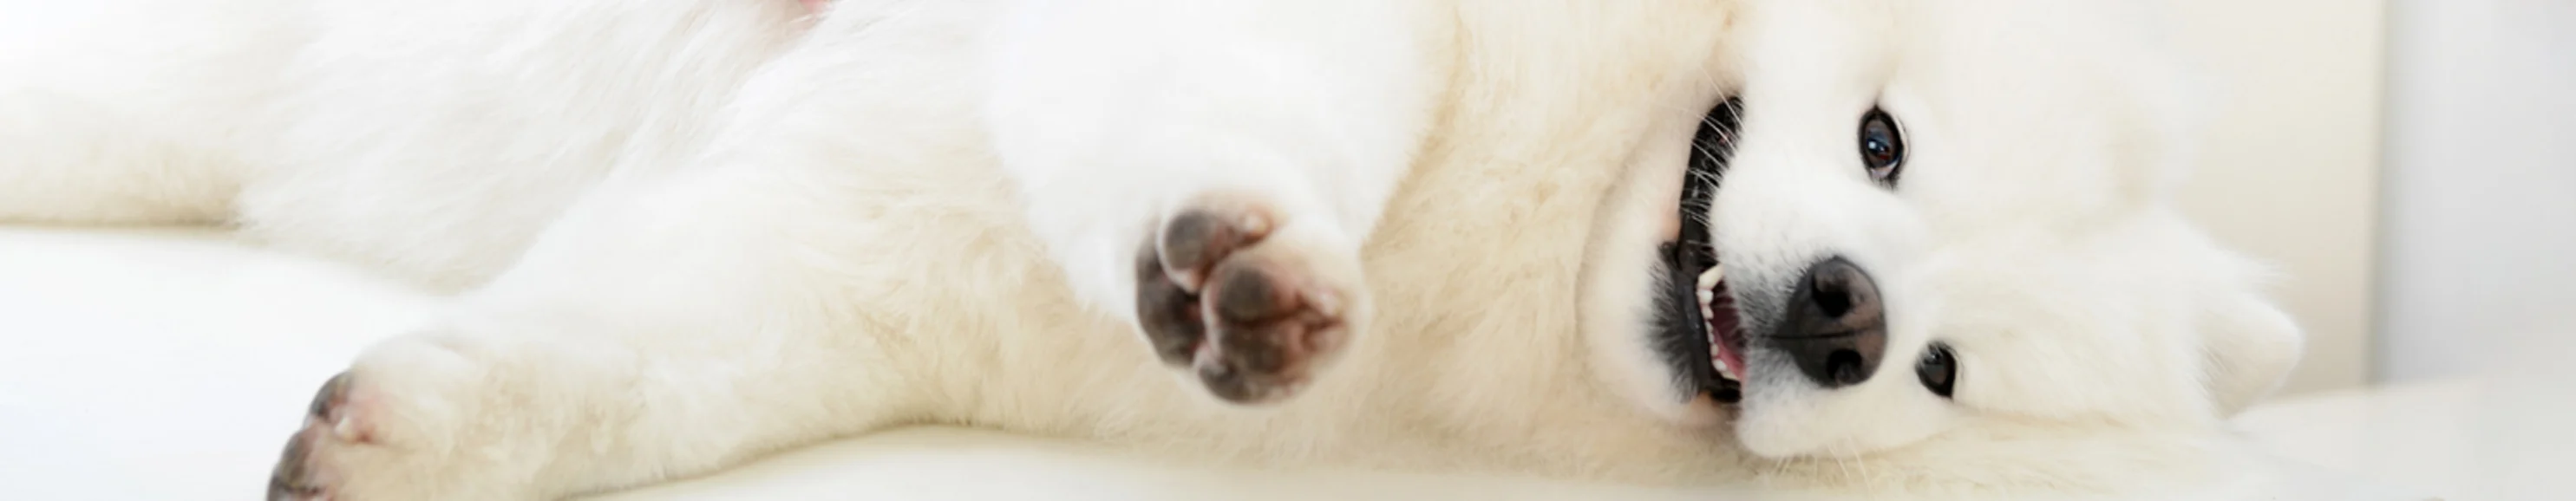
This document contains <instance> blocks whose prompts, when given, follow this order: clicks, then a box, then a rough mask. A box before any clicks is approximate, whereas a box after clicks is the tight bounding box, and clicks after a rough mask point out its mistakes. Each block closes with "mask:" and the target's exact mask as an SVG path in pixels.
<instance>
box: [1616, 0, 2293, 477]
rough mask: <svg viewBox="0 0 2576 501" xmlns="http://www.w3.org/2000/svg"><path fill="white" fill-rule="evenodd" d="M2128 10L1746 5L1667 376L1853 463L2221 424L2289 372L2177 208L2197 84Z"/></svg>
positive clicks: (1676, 289)
mask: <svg viewBox="0 0 2576 501" xmlns="http://www.w3.org/2000/svg"><path fill="white" fill-rule="evenodd" d="M2112 4H2113V3H2111V2H2062V1H2055V0H1965V1H1947V2H1920V1H1913V2H1902V1H1865V0H1831V1H1816V0H1784V1H1776V2H1775V1H1762V0H1754V1H1752V2H1749V5H1748V6H1747V8H1746V10H1745V11H1744V12H1743V17H1742V18H1740V20H1739V22H1738V23H1737V24H1736V27H1737V29H1739V30H1741V31H1740V32H1739V35H1738V36H1739V37H1740V38H1739V40H1738V41H1737V43H1736V46H1735V47H1736V50H1739V51H1741V52H1740V54H1739V59H1738V61H1739V62H1740V63H1741V64H1742V65H1743V66H1742V72H1741V79H1742V81H1741V86H1740V94H1739V96H1740V101H1738V102H1740V104H1730V105H1727V106H1730V107H1731V108H1727V107H1722V108H1721V109H1720V110H1719V112H1715V113H1712V115H1711V119H1710V120H1707V121H1705V123H1704V124H1703V125H1702V127H1703V130H1702V132H1701V134H1700V135H1701V140H1700V141H1699V144H1698V145H1697V146H1698V148H1697V149H1696V150H1697V152H1696V154H1695V155H1694V157H1696V160H1694V172H1695V173H1694V175H1693V176H1692V177H1693V186H1694V187H1693V188H1690V189H1685V190H1683V193H1684V199H1683V202H1682V203H1681V204H1680V206H1681V207H1682V211H1681V219H1682V220H1684V221H1685V222H1684V223H1683V224H1681V225H1680V226H1681V227H1682V229H1681V230H1679V231H1678V232H1677V233H1678V234H1677V235H1674V236H1673V241H1674V242H1675V244H1672V245H1669V246H1667V248H1666V250H1667V253H1666V256H1665V259H1664V265H1663V266H1661V267H1659V268H1658V269H1659V270H1660V271H1661V272H1662V274H1663V276H1664V279H1663V281H1662V284H1660V285H1658V287H1657V290H1658V292H1657V293H1656V296H1657V297H1661V298H1664V300H1663V303H1665V304H1666V305H1668V306H1672V305H1684V306H1681V307H1667V308H1661V309H1660V310H1662V311H1661V312H1660V316H1661V317H1662V318H1665V319H1667V322H1666V324H1665V328H1663V329H1659V330H1660V331H1662V332H1659V333H1657V334H1656V336H1661V337H1662V338H1663V339H1660V340H1658V342H1654V343H1647V344H1649V345H1651V346H1652V347H1651V348H1650V349H1651V350H1657V351H1659V353H1658V355H1660V356H1659V357H1657V358H1658V359H1660V360H1666V361H1668V363H1667V364H1664V365H1667V367H1664V369H1666V370H1668V371H1669V372H1668V374H1669V375H1670V377H1669V378H1668V379H1669V380H1676V381H1679V383H1677V384H1676V385H1675V388H1677V389H1679V390H1681V391H1680V393H1685V394H1693V395H1697V394H1713V395H1717V398H1714V399H1701V400H1702V401H1705V400H1721V401H1723V400H1734V399H1736V397H1739V396H1740V401H1739V402H1737V403H1735V405H1734V412H1733V414H1734V420H1733V423H1734V426H1735V428H1736V431H1737V433H1736V436H1737V439H1738V440H1739V441H1741V443H1742V444H1743V445H1744V446H1745V448H1746V449H1748V450H1749V451H1751V452H1752V453H1754V454H1756V455H1759V456H1763V457H1766V458H1773V459H1780V460H1800V459H1831V460H1841V459H1849V458H1860V457H1868V456H1874V455H1882V454H1899V453H1900V452H1897V451H1902V450H1907V449H1909V448H1917V447H1930V446H1932V444H1933V443H1934V442H1950V441H1955V440H1981V441H1988V442H1992V441H1997V440H2010V438H2009V437H2013V436H2015V435H2016V433H2020V434H2021V435H2029V433H2022V432H2017V431H2015V430H2037V429H2046V430H2153V429H2162V430H2174V429H2205V428H2206V427H2208V426H2210V425H2212V424H2214V423H2216V422H2217V421H2218V420H2219V419H2220V418H2221V417H2222V416H2224V415H2225V414H2227V413H2230V412H2233V410H2234V409H2236V408H2237V407H2239V406H2241V405H2243V404H2244V403H2246V402H2247V401H2249V400H2251V399H2252V398H2254V397H2255V396H2258V395H2259V394H2261V393H2263V392H2265V391H2268V390H2269V389H2270V388H2271V387H2273V386H2274V385H2275V384H2277V382H2278V381H2279V380H2280V379H2281V377H2282V376H2283V375H2284V373H2285V372H2286V371H2287V370H2288V369H2289V368H2290V366H2292V365H2293V364H2294V362H2295V360H2296V358H2297V353H2298V352H2299V350H2300V345H2301V340H2300V334H2299V332H2298V330H2297V328H2296V327H2295V326H2294V325H2293V324H2292V323H2291V322H2290V321H2289V319H2288V317H2287V316H2286V315H2284V314H2283V313H2282V312H2280V311H2279V310H2278V309H2277V308H2276V307H2275V306H2273V305H2272V304H2270V303H2269V302H2268V301H2267V300H2266V299H2264V298H2263V297H2262V294H2261V293H2260V292H2259V291H2258V290H2257V288H2258V285H2257V283H2256V282H2257V279H2256V275H2257V274H2258V270H2257V269H2256V267H2254V266H2252V265H2251V264H2250V263H2248V262H2246V261H2244V260H2242V259H2240V258H2238V257H2236V256H2235V255H2233V254H2231V253H2229V252H2228V251H2226V250H2224V249H2221V248H2220V247H2218V246H2217V245H2216V244H2215V243H2214V242H2212V241H2211V240H2210V239H2209V238H2207V237H2206V236H2204V235H2203V234H2202V233H2200V232H2199V231H2198V230H2196V229H2195V228H2193V227H2192V226H2191V225H2189V224H2188V223H2186V222H2184V221H2183V220H2182V219H2181V218H2180V216H2179V215H2178V214H2176V213H2175V211H2174V210H2173V209H2171V208H2170V207H2169V206H2168V205H2167V201H2166V199H2167V198H2168V197H2167V192H2168V191H2169V190H2170V188H2171V186H2172V185H2173V184H2175V183H2174V180H2175V179H2176V178H2178V177H2179V176H2178V175H2177V173H2178V171H2179V170H2180V169H2179V166H2180V165H2182V164H2184V163H2185V159H2184V156H2185V155H2186V153H2187V152H2186V148H2185V146H2186V143H2187V135H2188V133H2189V127H2187V124H2188V123H2189V120H2188V113H2187V112H2186V111H2187V110H2188V108H2187V106H2188V105H2189V104H2191V103H2192V102H2193V100H2192V99H2189V95H2190V94H2189V93H2187V92H2186V91H2185V89H2186V86H2185V85H2184V84H2185V82H2184V81H2183V80H2182V78H2181V77H2182V75H2183V73H2181V72H2180V71H2179V69H2178V67H2177V66H2176V65H2174V64H2173V63H2172V61H2170V60H2169V59H2167V55H2166V53H2165V52H2164V50H2163V47H2161V46H2160V44H2161V42H2160V41H2158V40H2157V39H2156V38H2155V37H2154V36H2153V33H2152V32H2150V31H2148V28H2149V27H2151V26H2152V24H2151V23H2145V22H2143V21H2142V20H2141V19H2140V17H2139V16H2142V15H2146V14H2149V13H2148V12H2145V11H2144V10H2142V9H2128V8H2125V7H2116V8H2115V7H2112V6H2111V5H2112ZM2124 9H2125V10H2124ZM1739 123H1740V125H1738V124H1739ZM1728 150H1731V151H1732V153H1731V159H1730V158H1726V157H1727V156H1728ZM1693 197H1700V198H1697V199H1694V198H1693ZM1703 208H1704V210H1703ZM1703 230H1704V231H1703ZM1695 240H1696V241H1695ZM1694 246H1703V247H1702V248H1705V249H1710V250H1712V251H1713V252H1696V253H1695V252H1689V251H1690V250H1691V249H1692V248H1693V247H1694ZM1674 249H1681V251H1674ZM1712 269H1713V270H1715V272H1710V270H1712ZM1703 274H1705V275H1707V276H1706V277H1705V278H1696V277H1699V276H1701V275H1703ZM1692 295H1699V296H1700V299H1698V300H1696V301H1694V300H1693V299H1694V298H1691V297H1690V296H1692ZM1701 303H1710V306H1707V307H1701V306H1699V305H1700V304H1701ZM1674 318H1683V319H1687V320H1686V321H1682V322H1672V321H1670V319H1674ZM1675 325H1681V326H1684V327H1683V330H1687V329H1688V328H1699V329H1701V330H1700V331H1694V332H1690V333H1689V334H1688V335H1685V336H1680V337H1678V338H1677V337H1675V336H1674V335H1673V331H1675V330H1676V329H1675V328H1674V326H1675ZM1690 336H1699V337H1700V338H1701V339H1702V340H1703V341H1701V342H1700V343H1698V344H1693V343H1687V342H1672V341H1673V340H1674V339H1687V338H1688V337H1690ZM1712 345H1713V346H1712ZM1693 349H1705V350H1709V351H1707V352H1705V353H1693V352H1691V350H1693ZM1710 373H1716V374H1713V375H1714V376H1716V377H1717V378H1718V379H1711V376H1712V374H1710ZM1728 379H1733V380H1740V385H1739V384H1738V383H1736V382H1735V381H1729V380H1728ZM1738 392H1740V394H1738ZM1666 393H1672V392H1666ZM1684 400H1690V399H1688V398H1685V399H1684ZM1654 405H1665V406H1670V405H1686V404H1674V403H1672V402H1658V403H1656V404H1654Z"/></svg>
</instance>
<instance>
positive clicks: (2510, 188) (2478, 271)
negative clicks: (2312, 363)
mask: <svg viewBox="0 0 2576 501" xmlns="http://www.w3.org/2000/svg"><path fill="white" fill-rule="evenodd" d="M2392 6H2393V7H2394V10H2393V11H2392V14H2393V15H2392V16H2391V17H2390V20H2391V23H2390V31H2391V33H2390V35H2389V36H2390V40H2389V46H2390V49H2389V52H2390V54H2389V57H2390V77H2389V78H2390V82H2389V88H2388V90H2389V95H2388V103H2389V105H2388V166H2387V179H2388V187H2387V190H2386V192H2385V193H2386V205H2385V208H2384V209H2382V217H2383V218H2385V224H2386V227H2385V230H2384V231H2386V232H2387V235H2386V237H2385V239H2384V242H2386V244H2385V245H2386V246H2387V247H2386V249H2385V251H2384V252H2385V253H2386V255H2385V256H2384V257H2383V258H2382V259H2381V261H2380V265H2381V268H2380V273H2381V274H2382V275H2381V276H2382V280H2381V284H2383V285H2384V286H2385V288H2383V289H2381V291H2380V294H2379V302H2380V304H2381V305H2382V308H2384V310H2383V311H2382V313H2381V314H2382V316H2381V317H2380V318H2381V323H2380V330H2379V332H2380V336H2381V339H2380V346H2381V347H2382V349H2381V350H2379V353H2380V359H2379V361H2378V367H2379V369H2380V371H2381V372H2380V378H2381V380H2382V381H2409V380H2417V379H2422V378H2428V377H2443V376H2458V375H2462V374H2467V373H2470V372H2472V371H2474V370H2476V369H2479V368H2481V367H2483V366H2485V365H2486V363H2487V362H2488V361H2489V360H2488V358H2490V357H2489V355H2491V354H2493V353H2495V352H2496V351H2495V349H2494V348H2495V347H2496V345H2497V344H2499V343H2497V341H2500V340H2502V339H2501V338H2507V337H2517V336H2519V337H2540V336H2556V337H2569V336H2576V309H2570V308H2567V307H2566V305H2568V304H2571V303H2576V288H2571V287H2568V284H2570V283H2576V266H2569V265H2568V264H2567V258H2568V256H2576V141H2570V140H2568V134H2570V133H2576V94H2570V93H2568V90H2569V89H2576V31H2571V30H2569V29H2568V27H2569V26H2571V25H2576V2H2564V1H2540V0H2401V1H2398V2H2395V3H2394V4H2393V5H2392Z"/></svg>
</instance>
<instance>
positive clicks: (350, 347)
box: [0, 228, 2466, 501]
mask: <svg viewBox="0 0 2576 501" xmlns="http://www.w3.org/2000/svg"><path fill="white" fill-rule="evenodd" d="M151 233H157V234H141V233H136V232H119V233H103V232H66V231H49V230H29V229H11V228H0V499H7V500H40V499H41V500H227V499H256V498H258V497H259V493H260V492H262V489H263V488H264V486H265V484H264V481H265V478H266V474H267V472H268V468H269V465H270V464H271V462H272V461H274V460H275V459H276V457H277V453H278V451H279V449H278V448H279V446H280V445H282V443H283V439H284V437H286V436H287V435H288V434H289V433H290V432H291V431H292V429H293V428H294V427H295V426H296V425H297V424H298V422H299V420H300V419H301V413H302V410H303V406H304V404H305V401H306V399H307V398H308V397H310V391H311V390H312V388H313V387H314V386H315V385H317V384H319V383H320V382H321V381H322V380H323V379H324V378H326V377H328V376H329V375H330V374H332V373H334V372H337V371H338V370H339V369H340V368H341V367H342V366H343V364H345V363H346V362H347V360H348V359H349V357H350V356H351V355H352V354H354V353H355V352H356V351H357V350H358V349H359V348H360V347H361V346H364V345H365V344H366V343H368V342H370V341H372V340H374V339H377V338H381V337H384V336H388V335H392V334H395V333H398V332H399V331H400V330H401V329H402V328H403V327H404V326H406V325H409V324H410V323H411V322H412V321H414V320H416V319H418V318H420V316H421V315H422V310H423V307H424V306H425V305H426V304H427V302H426V301H424V300H422V299H421V298H419V297H417V296H413V295H411V294H409V293H407V292H404V291H403V290H401V289H399V288H396V287H391V286H388V285H386V284H382V283H377V282H374V281H372V280H369V279H367V278H365V277H364V276H363V275H360V274H357V273H354V272H351V271H349V270H347V269H345V268H341V267H336V266H330V265H326V264H322V263H317V262H313V261H309V260H303V259H297V258H293V257H289V256H282V255H278V254H273V253H267V252H261V251H253V250H247V249H244V248H241V247H238V246H234V245H231V244H228V243H224V242H222V237H221V236H220V235H211V234H207V233H204V232H181V233H172V232H151ZM2347 414H2349V413H2348V412H2342V411H2337V410H2335V409H2328V412H2322V413H2307V414H2302V413H2300V412H2298V411H2295V410H2292V411H2284V412H2282V413H2274V416H2275V417H2273V418H2269V419H2271V420H2270V421H2264V423H2268V424H2267V425H2266V426H2268V427H2270V428H2274V429H2277V430H2276V432H2277V433H2280V434H2279V435H2277V436H2267V437H2271V438H2269V439H2267V441H2269V442H2273V443H2274V445H2280V446H2284V447H2283V448H2282V449H2281V450H2282V451H2283V452H2284V453H2288V454H2292V455H2299V454H2305V455H2308V456H2313V457H2315V458H2324V460H2325V461H2326V462H2328V463H2333V461H2332V460H2333V458H2337V457H2343V456H2341V454H2346V453H2348V452H2350V451H2355V450H2366V451H2372V452H2377V450H2376V449H2369V448H2366V447H2363V445H2364V444H2366V443H2369V442H2371V441H2373V440H2376V437H2375V435H2388V436H2399V437H2419V438H2424V439H2428V440H2435V441H2439V440H2442V438H2440V437H2448V436H2450V435H2441V434H2439V433H2444V432H2446V431H2445V430H2440V429H2411V428H2407V427H2403V426H2368V427H2364V428H2361V429H2364V430H2367V431H2368V433H2356V434H2349V435H2347V434H2335V433H2331V430H2334V429H2341V428H2335V427H2333V426H2326V427H2316V426H2309V424H2310V420H2312V419H2313V418H2315V417H2317V416H2323V417H2326V418H2331V419H2333V420H2336V421H2331V422H2330V423H2340V424H2341V425H2344V426H2345V428H2350V426H2349V425H2351V424H2352V423H2355V421H2353V420H2355V419H2367V416H2366V414H2368V413H2364V414H2365V415H2347ZM2436 414H2440V415H2449V414H2441V413H2439V412H2438V411H2436ZM2450 424H2452V425H2460V426H2465V425H2466V423H2465V422H2453V423H2450ZM2258 428H2260V427H2258ZM2449 431H2456V430H2455V429H2454V430H2449ZM2428 432H2430V433H2435V434H2431V435H2427V434H2426V433H2428ZM2357 447H2358V448H2357ZM2436 449H2438V447H2436ZM2424 461H2428V462H2424V463H2416V464H2446V463H2441V462H2438V461H2440V458H2438V457H2429V458H2425V459H2424ZM2451 464H2456V463H2451ZM2340 466H2344V467H2346V468H2352V467H2353V465H2352V464H2341V465H2340ZM2361 466H2363V467H2365V468H2362V469H2369V468H2367V467H2370V466H2373V465H2371V464H2363V465H2361ZM2293 473H2295V475H2293V476H2292V477H2291V478H2289V479H2288V480H2287V481H2288V482H2291V483H2292V484H2293V485H2299V486H2301V490H2300V491H2299V492H2301V493H2302V494H2303V495H2301V496H2295V497H2292V498H2291V499H2319V500H2326V499H2336V500H2342V499H2353V500H2382V499H2388V500H2394V499H2420V497H2413V498H2410V497H2406V496H2399V495H2394V494H2392V492H2418V491H2392V490H2390V489H2387V488H2385V487H2382V486H2383V485H2388V484H2391V483H2390V482H2377V483H2365V482H2359V481H2356V480H2355V479H2353V478H2351V477H2347V476H2339V475H2337V474H2334V473H2331V472H2329V471H2320V470H2314V469H2298V470H2294V471H2293ZM2406 479H2408V477H2407V476H2406V475H2397V476H2394V477H2390V478H2387V479H2383V480H2401V481H2400V482H2394V483H2395V484H2407V483H2408V482H2403V481H2402V480H2406ZM2449 482H2452V481H2451V480H2447V479H2440V478H2434V479H2432V480H2431V481H2429V482H2423V483H2421V484H2422V485H2427V486H2443V485H2451V484H2449ZM609 498H610V499H615V500H621V501H642V500H682V499H708V500H712V499H996V498H1006V499H1031V498H1035V499H1174V500H1181V499H1425V498H1447V499H1479V500H1495V499H1676V500H1679V499H1693V500H1701V499H1712V498H1714V499H1781V498H1780V497H1778V496H1776V495H1756V494H1752V493H1725V492H1712V491H1706V490H1690V491H1685V490H1670V489H1648V488H1634V487H1621V486H1604V485H1583V484H1569V483H1559V482H1547V481H1538V480H1530V479H1510V478H1483V477H1460V476H1424V475H1397V474H1381V473H1368V472H1348V471H1342V472H1331V471H1309V472H1276V471H1244V470H1231V469H1222V468H1211V467H1204V466H1195V465H1175V464H1169V463H1165V462H1159V461H1156V460H1153V459H1151V458H1143V457H1132V456H1126V455H1121V454H1115V453H1110V452H1106V451H1104V450H1101V449H1098V448H1094V447H1086V446H1083V445H1079V444H1070V443H1063V442H1058V441H1050V440H1042V439H1036V438H1029V437H1018V436H1009V435H1001V434H996V433H988V432H978V431H970V430H956V429H915V430H904V431H898V432H894V433H885V434H878V435H872V436H868V437H864V438H859V439H852V440H844V441H840V442H835V443H830V444H825V445H823V446H819V447H813V448H807V449H803V450H798V451H794V452H790V453H787V454H783V455H781V456H778V457H774V458H770V459H768V460H764V461H761V462H758V463H755V464H753V465H750V466H748V467H744V468H738V469H735V470H732V471H728V472H724V473H720V474H717V475H714V476H711V477H708V478H702V479H696V480H691V481H684V482H679V483H674V484H669V485H664V486H658V487H654V488H649V489H644V490H640V491H635V492H627V493H621V494H617V495H613V496H609Z"/></svg>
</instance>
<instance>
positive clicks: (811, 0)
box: [796, 0, 832, 14]
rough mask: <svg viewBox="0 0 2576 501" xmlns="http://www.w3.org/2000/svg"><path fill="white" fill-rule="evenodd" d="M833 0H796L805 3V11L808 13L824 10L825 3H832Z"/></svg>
mask: <svg viewBox="0 0 2576 501" xmlns="http://www.w3.org/2000/svg"><path fill="white" fill-rule="evenodd" d="M831 1H832V0H796V2H797V3H802V4H805V13H807V14H817V13H821V12H823V4H825V3H830V2H831Z"/></svg>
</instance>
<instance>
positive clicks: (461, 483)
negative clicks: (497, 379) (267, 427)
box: [267, 340, 537, 501]
mask: <svg viewBox="0 0 2576 501" xmlns="http://www.w3.org/2000/svg"><path fill="white" fill-rule="evenodd" d="M404 341H409V340H402V341H397V342H395V343H392V344H391V345H389V346H385V347H381V348H380V349H379V350H377V351H376V352H374V353H370V355H369V356H368V357H366V358H364V359H361V360H360V361H359V363H358V364H357V365H355V366H353V367H352V368H351V369H350V370H349V371H348V372H342V373H340V374H339V375H337V376H333V377H332V378H331V379H330V381H328V382H325V383H323V384H322V388H321V389H320V390H319V391H317V392H315V394H314V395H313V401H312V403H311V404H309V405H307V406H306V408H305V413H304V426H303V427H302V428H300V429H298V430H296V432H295V434H294V435H293V436H291V437H289V438H288V439H287V443H286V448H285V450H284V451H283V453H281V454H280V455H279V458H278V461H277V465H276V467H275V468H274V469H273V470H271V472H270V474H269V479H268V496H267V499H269V500H270V501H317V500H331V501H394V500H447V499H497V500H513V499H525V498H526V496H523V495H521V494H524V493H523V492H521V491H522V489H517V488H516V486H520V485H523V480H525V479H524V478H518V477H512V476H508V475H495V473H499V472H509V471H518V470H516V469H514V468H517V466H516V465H520V464H521V463H523V462H525V461H530V460H535V459H537V458H534V457H529V456H528V455H525V454H504V453H505V452H515V451H505V450H503V449H501V448H496V447H492V446H491V445H492V444H490V443H489V442H490V441H489V440H477V439H476V437H477V435H480V434H479V433H475V432H473V430H477V429H480V428H477V427H475V426H470V424H472V423H490V422H494V421H507V420H504V419H496V418H499V417H500V416H493V415H490V414H489V413H486V412H483V410H484V409H490V408H492V406H488V405H483V404H482V403H481V402H479V401H478V399H480V398H484V397H487V396H489V395H488V393H489V392H485V391H481V390H478V389H476V388H478V387H479V385H476V384H473V383H472V381H474V380H475V379H474V374H476V373H478V372H479V370H477V367H478V365H476V364H474V363H473V362H472V361H471V359H468V358H466V357H464V356H462V355H461V354H460V353H459V352H457V351H454V350H450V349H448V348H446V347H444V346H440V345H438V344H437V343H434V342H432V343H420V342H404ZM469 457H471V458H472V459H468V458H469Z"/></svg>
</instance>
